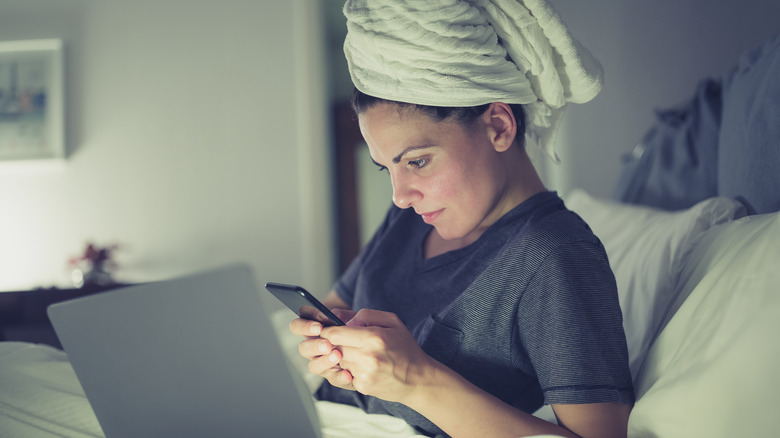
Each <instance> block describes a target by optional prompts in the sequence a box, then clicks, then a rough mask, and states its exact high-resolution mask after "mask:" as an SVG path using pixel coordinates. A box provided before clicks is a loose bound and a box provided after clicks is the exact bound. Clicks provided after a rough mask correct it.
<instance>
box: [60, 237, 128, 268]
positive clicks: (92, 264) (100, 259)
mask: <svg viewBox="0 0 780 438" xmlns="http://www.w3.org/2000/svg"><path fill="white" fill-rule="evenodd" d="M117 249H119V245H117V244H113V245H108V246H104V247H99V246H96V245H95V244H94V243H91V242H87V246H86V247H85V248H84V253H83V254H82V255H80V256H75V257H71V258H70V259H68V265H69V266H70V267H72V268H76V267H78V265H80V264H82V262H84V263H86V264H87V269H88V270H92V269H97V270H105V269H114V268H116V267H117V263H116V261H114V260H113V258H112V257H113V255H114V252H115V251H116V250H117Z"/></svg>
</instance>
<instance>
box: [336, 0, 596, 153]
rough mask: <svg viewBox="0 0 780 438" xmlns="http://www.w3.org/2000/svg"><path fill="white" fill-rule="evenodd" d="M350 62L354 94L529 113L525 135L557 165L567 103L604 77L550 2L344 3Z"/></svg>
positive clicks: (589, 93) (592, 91) (591, 93)
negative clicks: (508, 106)
mask: <svg viewBox="0 0 780 438" xmlns="http://www.w3.org/2000/svg"><path fill="white" fill-rule="evenodd" d="M344 15H345V16H346V17H347V30H348V32H347V38H346V40H345V41H344V53H345V55H346V57H347V62H348V64H349V71H350V75H351V77H352V81H353V83H354V85H355V87H356V88H357V89H358V90H360V91H362V92H363V93H366V94H368V95H371V96H375V97H379V98H383V99H389V100H394V101H399V102H406V103H413V104H419V105H431V106H448V107H457V106H476V105H482V104H486V103H491V102H504V103H516V104H523V105H524V106H525V110H526V122H527V129H526V132H527V134H528V135H529V137H531V138H532V139H533V140H534V141H536V143H537V144H538V145H539V146H540V147H542V149H543V150H544V151H545V152H546V153H547V154H548V155H549V156H550V157H552V158H553V159H554V160H556V161H557V160H558V158H557V155H556V154H555V146H554V145H555V129H556V125H557V124H558V121H559V119H560V112H561V110H562V109H563V107H564V105H565V104H566V103H567V102H574V103H584V102H587V101H589V100H591V99H592V98H593V97H595V96H596V95H597V94H598V93H599V91H600V90H601V83H602V70H601V66H600V65H599V63H598V61H596V60H595V59H594V58H593V56H592V55H591V54H590V52H588V51H587V50H586V49H585V48H584V47H583V46H582V45H581V44H580V43H579V42H578V41H577V40H576V39H575V38H574V37H572V36H571V34H570V33H569V31H568V30H567V28H566V27H565V26H564V24H563V23H562V22H561V19H560V18H559V17H558V14H557V13H556V12H555V10H553V8H552V7H551V6H550V5H549V4H547V2H546V1H544V0H347V2H346V4H345V5H344Z"/></svg>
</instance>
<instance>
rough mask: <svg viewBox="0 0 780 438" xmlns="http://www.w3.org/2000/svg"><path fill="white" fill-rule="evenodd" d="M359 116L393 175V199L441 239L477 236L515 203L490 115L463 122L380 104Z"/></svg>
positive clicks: (375, 153) (379, 160) (372, 148)
mask: <svg viewBox="0 0 780 438" xmlns="http://www.w3.org/2000/svg"><path fill="white" fill-rule="evenodd" d="M358 119H359V122H360V130H361V132H362V134H363V138H364V139H365V140H366V143H368V149H369V152H370V154H371V158H372V159H373V160H374V162H375V163H376V164H377V165H378V166H380V168H386V169H387V170H388V172H389V173H390V180H391V183H392V186H393V203H395V205H397V206H398V207H399V208H410V207H411V208H414V210H415V212H416V213H417V214H419V215H420V216H421V217H422V219H423V220H424V221H425V222H426V223H428V224H431V225H433V226H434V227H435V229H436V231H437V232H438V234H439V235H440V236H441V237H442V238H444V239H446V240H452V239H466V240H469V241H473V240H476V238H477V237H479V236H480V235H481V234H482V232H484V231H485V229H487V228H488V227H489V226H490V225H492V224H493V223H494V222H495V221H497V220H498V219H499V218H500V217H501V216H503V215H504V214H505V213H506V212H507V211H509V210H510V209H511V208H513V207H514V205H516V204H511V200H509V199H508V194H507V189H508V187H507V181H508V178H507V175H506V168H507V167H506V166H505V165H502V162H501V160H502V157H501V156H500V153H499V152H498V151H496V149H495V148H494V147H493V143H492V142H491V141H490V135H489V126H488V124H489V120H488V119H487V117H486V116H485V115H483V116H481V117H480V119H478V120H477V121H476V122H474V123H473V124H472V125H471V126H463V125H461V124H458V123H456V122H451V121H445V122H438V121H435V120H433V119H432V118H430V117H428V116H426V115H423V114H421V113H419V112H418V111H417V110H415V109H413V108H412V107H401V106H399V105H396V104H393V103H380V104H377V105H374V106H372V107H370V108H369V109H368V110H366V111H365V112H363V113H361V114H360V115H359V116H358ZM510 204H511V205H510Z"/></svg>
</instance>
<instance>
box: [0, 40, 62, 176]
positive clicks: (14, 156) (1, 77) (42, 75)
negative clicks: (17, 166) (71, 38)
mask: <svg viewBox="0 0 780 438" xmlns="http://www.w3.org/2000/svg"><path fill="white" fill-rule="evenodd" d="M62 47H63V44H62V40H59V39H40V40H24V41H0V162H7V161H26V160H63V159H64V158H65V135H64V134H65V133H64V108H65V106H64V91H63V54H62V51H63V50H62Z"/></svg>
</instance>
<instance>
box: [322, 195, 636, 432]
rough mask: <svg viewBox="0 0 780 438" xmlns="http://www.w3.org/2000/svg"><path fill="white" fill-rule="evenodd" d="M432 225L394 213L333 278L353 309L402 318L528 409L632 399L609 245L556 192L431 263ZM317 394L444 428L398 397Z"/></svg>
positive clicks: (465, 371)
mask: <svg viewBox="0 0 780 438" xmlns="http://www.w3.org/2000/svg"><path fill="white" fill-rule="evenodd" d="M431 229H432V227H431V226H430V225H427V224H425V223H424V222H423V221H422V220H421V219H420V217H419V216H418V215H417V214H415V213H414V211H412V210H411V209H407V210H400V209H398V208H395V207H393V208H391V209H390V211H389V212H388V214H387V216H386V218H385V220H384V222H383V223H382V225H381V226H380V228H379V229H378V230H377V232H376V234H375V235H374V237H373V239H372V240H371V241H370V242H369V243H368V245H366V247H365V248H364V250H363V251H362V252H361V254H360V255H359V256H358V257H357V258H356V259H355V260H354V261H353V262H352V264H351V265H350V266H349V268H348V269H347V270H346V271H345V273H344V274H343V275H342V276H341V278H340V279H339V280H338V282H337V283H336V285H335V290H336V292H337V294H338V295H339V296H340V297H341V298H342V299H343V300H344V301H345V302H347V303H349V304H350V305H351V306H352V308H353V309H354V310H359V309H362V308H371V309H378V310H384V311H389V312H394V313H396V314H397V315H398V316H399V317H400V318H401V320H402V321H403V322H404V324H406V326H407V327H408V328H409V330H410V331H411V332H412V334H413V335H414V337H415V339H417V342H418V343H419V344H420V345H421V347H422V348H423V350H424V351H425V352H426V353H427V354H429V355H430V356H432V357H433V358H435V359H437V360H438V361H440V362H442V363H444V364H445V365H447V366H448V367H450V368H452V369H453V370H455V371H456V372H458V373H459V374H461V375H462V376H463V377H465V378H466V379H468V380H469V381H471V382H472V383H474V384H475V385H477V386H479V387H481V388H482V389H484V390H485V391H487V392H489V393H491V394H493V395H495V396H496V397H498V398H500V399H501V400H503V401H504V402H506V403H508V404H510V405H512V406H515V407H516V408H518V409H521V410H523V411H526V412H529V413H530V412H533V411H535V410H536V409H538V408H539V407H541V405H542V404H543V403H546V404H553V403H563V404H571V403H602V402H617V403H633V401H634V392H633V387H632V384H631V375H630V372H629V368H628V351H627V347H626V340H625V334H624V332H623V325H622V315H621V311H620V307H619V304H618V295H617V287H616V284H615V278H614V275H613V274H612V271H611V269H610V267H609V262H608V260H607V255H606V252H605V251H604V248H603V246H602V245H601V242H600V241H599V240H598V239H597V238H596V237H595V236H594V235H593V233H592V232H591V230H590V228H588V226H587V225H586V224H585V222H584V221H583V220H582V219H581V218H580V217H579V216H577V215H576V214H574V213H573V212H571V211H569V210H567V209H566V207H565V206H564V204H563V201H562V200H561V199H560V198H559V197H558V196H557V194H555V193H554V192H543V193H540V194H537V195H535V196H533V197H531V198H530V199H528V200H527V201H525V202H523V203H522V204H520V205H518V206H517V207H515V208H514V209H513V210H512V211H510V212H509V213H507V214H506V215H504V216H503V217H502V218H501V219H499V220H498V221H497V222H496V223H495V224H493V225H492V226H491V227H490V228H489V229H488V230H486V231H485V233H483V234H482V236H480V238H479V239H478V240H477V241H476V242H474V243H472V244H471V245H469V246H467V247H465V248H461V249H458V250H456V251H451V252H448V253H445V254H442V255H439V256H436V257H433V258H430V259H424V258H423V253H422V248H423V241H424V239H425V236H426V235H427V234H428V232H430V231H431ZM317 396H318V398H320V399H324V400H331V401H337V402H341V403H348V404H353V405H356V406H359V407H361V408H363V409H364V410H366V411H367V412H370V413H385V414H391V415H395V416H398V417H401V418H404V419H405V420H406V421H407V422H408V423H409V424H411V425H412V426H414V427H415V428H417V429H418V430H419V431H420V432H421V433H425V434H428V435H437V434H442V431H441V430H440V429H439V428H438V427H436V426H435V425H434V424H433V423H431V422H430V421H428V420H427V419H425V418H424V417H422V416H421V415H419V414H418V413H416V412H415V411H413V410H411V409H409V408H407V407H405V406H403V405H400V404H398V403H390V402H386V401H384V400H380V399H377V398H375V397H370V396H364V395H362V394H358V393H356V392H354V391H345V390H341V389H338V388H334V387H332V386H330V385H329V384H328V383H327V382H326V383H325V384H323V386H322V387H321V388H320V389H319V391H318V393H317Z"/></svg>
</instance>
